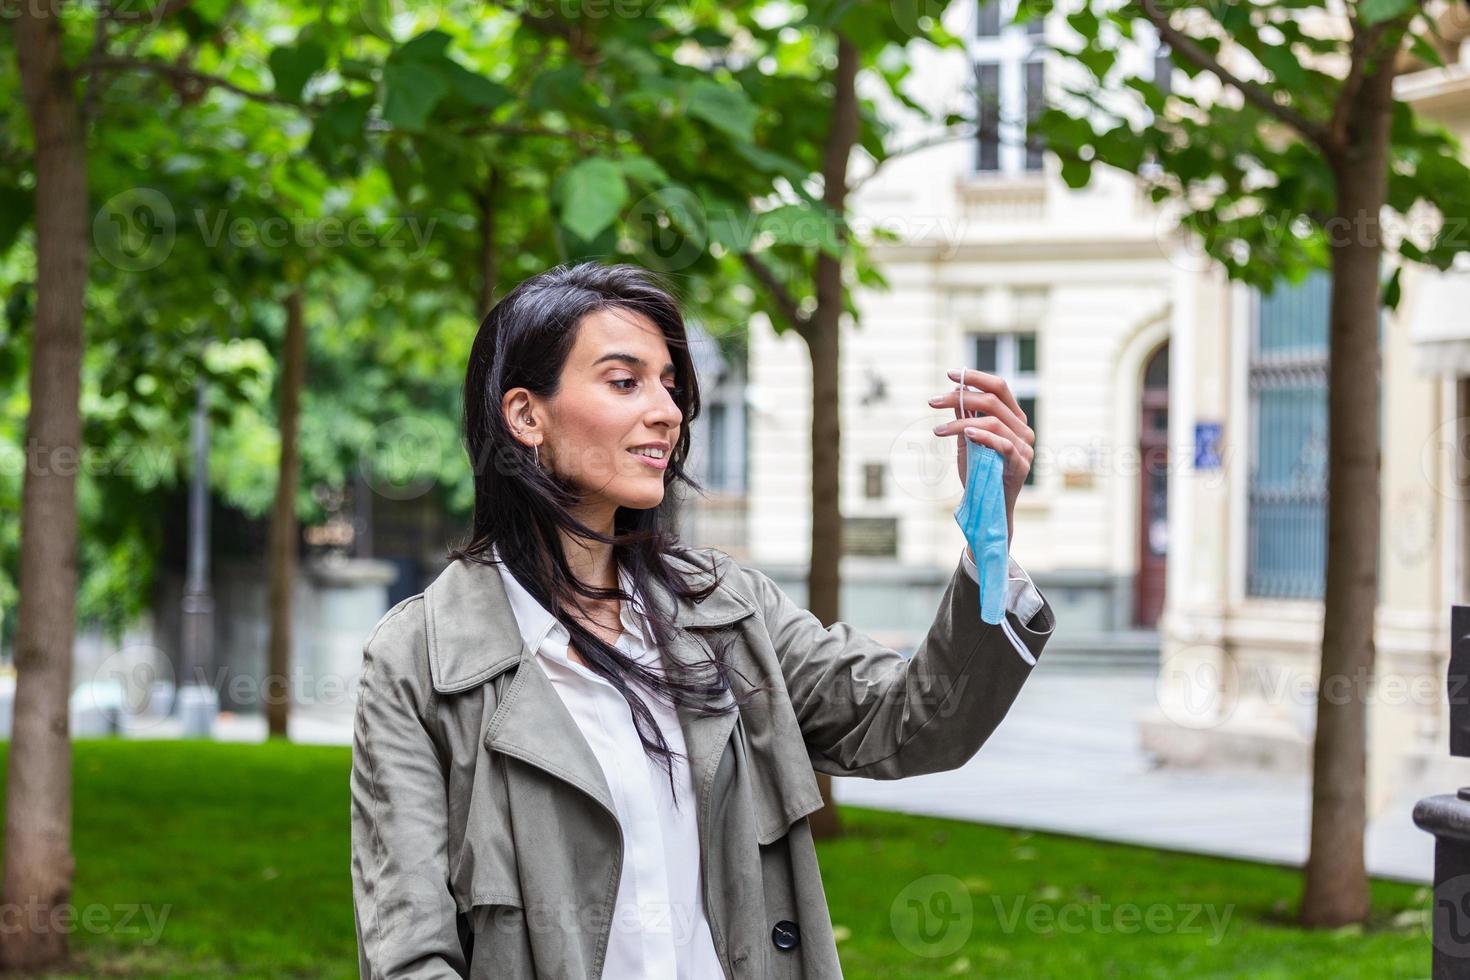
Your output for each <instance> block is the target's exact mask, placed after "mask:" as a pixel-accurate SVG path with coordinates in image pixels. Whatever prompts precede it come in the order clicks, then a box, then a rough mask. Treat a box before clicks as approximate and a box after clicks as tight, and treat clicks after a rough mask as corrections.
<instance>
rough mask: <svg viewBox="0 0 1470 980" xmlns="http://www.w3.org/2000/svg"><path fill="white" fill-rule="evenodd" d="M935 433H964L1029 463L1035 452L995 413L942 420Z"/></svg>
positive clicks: (973, 439)
mask: <svg viewBox="0 0 1470 980" xmlns="http://www.w3.org/2000/svg"><path fill="white" fill-rule="evenodd" d="M934 434H935V435H936V436H952V435H963V436H965V438H968V439H970V440H971V441H972V442H975V443H978V444H979V445H982V446H990V447H991V448H992V449H995V450H997V451H999V452H1002V453H1005V454H1006V455H1007V456H1009V457H1012V458H1013V459H1016V460H1019V461H1021V462H1024V463H1026V464H1027V465H1029V464H1030V462H1031V459H1032V457H1033V455H1034V452H1035V450H1033V449H1032V448H1031V446H1030V445H1028V444H1027V443H1026V442H1025V440H1023V439H1021V438H1019V437H1017V435H1016V433H1015V432H1013V431H1012V430H1011V428H1010V427H1009V426H1007V425H1006V424H1005V423H1004V422H1002V421H1001V420H1000V419H999V418H997V417H996V416H994V415H983V416H981V417H980V418H967V419H954V420H952V421H949V422H941V423H940V424H939V425H936V426H935V427H934Z"/></svg>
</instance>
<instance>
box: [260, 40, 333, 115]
mask: <svg viewBox="0 0 1470 980" xmlns="http://www.w3.org/2000/svg"><path fill="white" fill-rule="evenodd" d="M267 60H268V61H269V63H270V68H271V74H272V75H273V76H274V77H275V80H276V94H277V95H279V96H280V97H281V98H283V99H289V100H290V101H292V102H295V101H296V100H297V99H299V98H301V90H302V89H303V88H305V87H306V83H307V81H308V80H309V79H310V78H311V76H312V75H315V74H316V73H317V72H319V71H321V70H322V68H323V67H324V66H325V65H326V63H327V50H326V48H324V47H322V46H321V45H320V44H319V43H317V42H316V41H302V42H301V43H300V44H294V45H287V46H285V47H279V48H276V49H275V50H274V51H272V52H271V53H270V57H269V58H268V59H267Z"/></svg>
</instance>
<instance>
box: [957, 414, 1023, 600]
mask: <svg viewBox="0 0 1470 980" xmlns="http://www.w3.org/2000/svg"><path fill="white" fill-rule="evenodd" d="M960 415H961V417H963V416H964V387H963V386H961V388H960ZM960 438H961V439H963V440H964V441H965V454H966V463H967V465H968V467H969V472H968V474H967V476H966V477H965V496H964V498H963V499H962V500H960V505H959V507H957V508H955V512H954V519H955V523H956V524H958V525H959V526H960V530H961V531H963V532H964V533H965V541H966V542H967V543H968V544H969V545H970V551H971V552H972V553H973V554H974V555H975V567H976V570H977V571H978V572H979V573H980V618H981V619H982V620H984V621H985V622H987V623H990V624H992V625H994V624H997V623H999V622H1000V621H1001V619H1002V618H1003V617H1004V616H1005V602H1006V575H1007V572H1008V564H1009V561H1010V556H1009V537H1010V532H1009V530H1008V528H1007V527H1006V488H1005V457H1004V456H1002V455H1001V454H1000V453H998V452H997V451H995V450H994V449H991V448H990V447H989V446H982V445H979V444H978V443H975V442H972V441H971V440H970V438H969V436H967V435H964V434H963V433H962V434H961V435H960Z"/></svg>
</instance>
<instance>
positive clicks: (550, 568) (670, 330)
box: [351, 263, 1053, 980]
mask: <svg viewBox="0 0 1470 980" xmlns="http://www.w3.org/2000/svg"><path fill="white" fill-rule="evenodd" d="M956 380H957V381H960V382H961V383H962V384H966V385H968V386H970V387H971V391H970V392H969V395H968V402H969V405H970V406H974V407H976V408H978V409H982V410H984V411H985V412H987V413H988V414H987V415H985V416H983V417H977V418H969V417H966V418H961V417H960V415H961V408H960V403H959V395H960V390H959V389H955V390H951V391H948V392H945V393H941V394H939V395H936V397H935V399H934V400H933V401H931V403H930V404H931V405H932V406H933V407H935V408H951V409H953V410H954V413H955V418H954V419H952V420H951V421H949V422H947V423H945V424H943V425H942V426H940V427H939V428H938V429H936V433H937V434H938V435H940V436H948V435H958V434H960V433H962V432H963V433H967V434H968V436H967V437H968V438H971V439H973V440H974V441H975V442H977V443H979V444H982V445H988V446H991V447H993V448H995V449H996V450H997V451H1000V452H1001V453H1003V455H1004V457H1005V460H1006V470H1007V473H1006V480H1005V483H1006V487H1005V497H1006V508H1007V512H1008V516H1009V514H1010V512H1012V509H1013V507H1014V504H1015V499H1016V495H1017V493H1018V492H1019V489H1020V486H1021V483H1022V481H1023V480H1024V479H1025V476H1026V471H1027V469H1028V468H1029V466H1030V460H1031V456H1032V445H1033V442H1034V436H1033V434H1032V432H1031V429H1030V428H1029V427H1028V426H1027V425H1026V420H1025V417H1024V415H1023V414H1022V413H1021V411H1020V409H1019V407H1018V406H1017V405H1016V401H1015V398H1014V397H1013V396H1012V395H1011V393H1010V390H1009V388H1008V387H1007V386H1006V384H1005V382H1004V381H1003V380H1001V379H1000V378H997V377H995V376H993V375H988V374H983V373H981V372H978V371H968V372H966V373H965V375H964V377H963V378H956ZM698 413H699V389H698V381H697V379H696V378H695V374H694V366H693V363H692V361H691V360H690V356H689V349H688V345H687V341H686V336H685V329H684V323H683V319H682V316H681V313H680V310H679V304H678V302H677V301H676V300H675V299H674V297H673V296H672V295H671V294H670V293H669V291H668V290H666V289H665V288H663V287H662V286H661V285H660V284H659V282H658V281H657V280H655V278H654V277H653V276H651V275H650V274H649V273H647V272H645V271H643V270H640V269H637V268H633V267H630V266H600V265H596V264H592V263H588V264H584V265H577V266H572V267H564V266H563V267H557V268H554V269H551V270H549V271H547V272H544V273H542V274H540V275H537V276H534V277H532V278H531V279H528V280H527V281H525V282H523V283H521V284H520V285H519V286H518V287H517V288H516V289H515V290H514V291H512V292H511V293H510V294H509V295H507V296H506V297H505V298H504V299H502V300H501V301H500V302H499V303H498V304H496V306H495V308H494V309H493V310H491V311H490V313H489V314H488V315H487V316H486V317H485V320H484V322H483V323H482V324H481V326H480V330H479V333H478V335H477V336H476V338H475V343H474V346H473V349H472V350H471V352H470V359H469V366H468V370H467V373H466V377H465V391H464V435H465V442H466V446H467V449H468V451H469V454H470V458H471V461H472V464H473V469H474V480H475V505H474V526H473V532H472V534H471V537H470V540H469V542H468V544H467V545H466V546H465V547H464V548H461V549H457V550H454V551H452V552H451V554H450V557H451V559H452V560H451V562H450V564H449V567H448V568H446V569H445V570H444V572H442V573H441V574H440V575H439V576H438V578H436V579H435V581H434V582H433V583H432V584H431V585H430V586H429V587H428V588H427V589H425V590H424V592H423V593H421V594H420V595H415V596H412V597H410V598H408V599H405V600H404V601H402V602H400V603H399V604H398V605H396V606H394V607H393V608H392V609H391V610H389V611H388V613H387V614H385V615H384V617H383V618H382V620H381V621H380V622H379V623H378V625H377V626H376V627H375V628H374V630H373V632H372V634H371V636H370V637H369V638H368V641H367V644H366V646H365V648H364V653H363V667H362V675H361V680H360V682H359V688H358V707H357V718H356V725H355V734H354V741H353V756H352V778H351V789H352V884H353V898H354V911H355V918H356V925H357V936H358V950H359V965H360V968H361V970H362V975H363V976H364V977H372V978H379V977H451V976H470V977H483V978H490V977H494V978H497V980H500V978H526V980H529V978H533V977H537V978H539V977H544V978H556V980H573V978H597V977H608V978H615V980H641V978H670V980H675V978H677V980H685V978H688V980H720V978H725V977H728V978H737V977H750V978H767V977H792V978H795V977H800V978H834V977H840V976H841V970H840V967H839V965H838V959H837V949H836V944H835V941H834V939H833V936H832V929H831V922H830V920H829V918H828V912H827V906H826V900H825V898H824V895H823V891H822V884H821V878H820V875H819V872H818V868H817V863H816V852H815V849H814V848H813V845H812V835H811V831H810V828H809V826H808V822H807V819H806V817H807V815H808V814H810V813H812V812H813V811H815V810H818V809H820V808H821V806H822V799H821V796H820V794H819V792H818V789H817V783H816V779H815V777H814V775H813V770H816V771H820V772H826V773H831V774H833V775H844V776H866V777H869V778H874V779H896V778H900V777H903V776H911V775H916V774H919V773H927V772H936V771H940V770H946V769H952V768H955V767H957V766H959V765H961V764H963V763H964V762H965V761H966V760H967V759H969V758H970V757H971V756H972V755H973V754H974V753H975V751H976V750H977V749H978V748H979V747H980V745H981V744H982V743H983V742H984V741H985V740H986V738H988V737H989V735H990V733H991V731H993V730H994V729H995V727H996V725H997V724H999V723H1000V720H1001V718H1002V717H1003V716H1004V715H1005V713H1006V711H1007V710H1008V708H1009V707H1010V705H1011V703H1012V701H1013V700H1014V699H1015V697H1016V694H1017V693H1018V692H1019V690H1020V688H1021V685H1022V684H1023V683H1024V682H1025V680H1026V678H1027V676H1028V675H1029V673H1030V670H1031V668H1032V666H1034V664H1035V662H1036V656H1037V655H1038V654H1040V652H1041V649H1042V647H1043V646H1044V645H1045V643H1046V641H1047V639H1048V638H1049V636H1050V634H1051V632H1052V628H1053V616H1052V612H1051V608H1050V606H1049V605H1048V604H1047V603H1046V601H1045V598H1044V597H1043V596H1042V595H1041V594H1040V593H1039V591H1038V590H1037V589H1036V587H1035V586H1034V585H1032V584H1031V583H1030V580H1029V579H1028V578H1026V576H1025V573H1024V571H1023V570H1021V569H1020V566H1019V565H1018V564H1017V563H1016V562H1015V561H1014V559H1011V564H1010V574H1011V581H1010V583H1009V584H1010V588H1009V590H1008V602H1007V610H1006V613H1005V617H1004V618H1005V622H1004V623H1002V624H1001V625H1000V626H994V625H989V624H987V623H985V622H983V621H982V620H981V619H980V617H979V614H978V604H979V591H978V585H977V580H976V572H975V567H974V563H973V560H972V556H970V555H969V554H968V552H967V553H966V554H964V555H962V556H961V558H960V560H959V561H958V562H957V563H956V567H955V572H954V574H953V575H952V576H951V578H950V581H949V584H948V587H947V588H946V590H945V593H944V596H943V598H942V599H941V601H940V607H939V611H938V613H937V615H936V617H935V619H934V623H933V625H932V626H931V627H930V628H929V631H928V634H927V635H926V637H925V638H924V640H923V641H922V643H921V644H920V645H919V647H918V650H917V651H916V652H915V653H914V655H913V657H912V658H910V659H906V658H904V657H903V656H901V655H900V654H898V653H897V652H895V651H893V650H890V649H888V648H887V647H884V646H882V645H881V644H879V643H876V642H875V641H873V640H872V639H870V638H869V637H867V636H865V635H864V634H862V633H860V632H858V631H857V630H855V629H854V628H852V627H850V626H848V625H847V624H845V623H841V622H839V623H835V624H833V625H832V626H830V627H824V626H823V625H822V624H821V623H820V622H819V621H818V620H817V619H816V617H814V616H813V615H812V614H811V613H810V612H808V611H806V610H804V609H802V608H801V607H799V606H798V605H796V604H795V603H794V602H792V601H791V600H790V599H788V598H787V597H786V596H785V594H783V593H782V592H781V590H780V589H778V588H777V587H776V586H775V584H774V583H773V582H772V581H771V579H770V578H768V577H767V576H766V575H764V574H763V573H761V572H759V571H757V570H755V569H753V568H744V567H741V566H740V565H739V564H737V563H736V562H734V561H733V560H731V559H730V558H729V556H727V555H724V554H723V553H721V552H718V551H715V550H712V549H705V550H690V549H687V548H685V547H683V546H681V545H680V544H679V543H678V539H677V538H676V536H675V535H674V534H673V533H672V531H671V527H672V521H671V512H670V505H671V503H672V502H673V495H672V494H670V493H669V492H668V491H669V488H670V487H671V485H672V484H674V483H675V481H680V482H683V483H685V484H688V485H691V486H694V485H695V484H694V481H693V480H692V479H691V478H690V477H689V476H688V474H687V473H686V472H685V470H684V463H685V460H686V458H687V456H688V453H689V448H690V428H689V427H690V423H691V422H692V421H693V420H694V418H695V417H696V416H697V415H698ZM965 414H966V415H968V406H967V408H966V411H965ZM959 464H960V465H959V470H960V478H961V480H964V479H965V473H966V467H965V465H964V455H963V454H960V455H959ZM553 611H554V614H553Z"/></svg>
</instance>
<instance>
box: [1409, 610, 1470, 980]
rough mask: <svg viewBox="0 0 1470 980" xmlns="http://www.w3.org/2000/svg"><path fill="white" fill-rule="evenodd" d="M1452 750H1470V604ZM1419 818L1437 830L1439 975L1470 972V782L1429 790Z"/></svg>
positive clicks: (1453, 695)
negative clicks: (1449, 789) (1436, 791)
mask: <svg viewBox="0 0 1470 980" xmlns="http://www.w3.org/2000/svg"><path fill="white" fill-rule="evenodd" d="M1447 683H1448V689H1449V712H1450V755H1453V756H1461V757H1467V756H1470V690H1467V687H1470V606H1451V607H1450V667H1449V672H1448V680H1447ZM1414 823H1415V824H1416V825H1417V826H1418V827H1419V828H1420V829H1421V830H1427V831H1428V832H1429V833H1431V834H1433V835H1434V899H1433V902H1434V905H1433V911H1432V917H1433V922H1432V927H1433V935H1432V941H1433V944H1434V953H1433V964H1434V965H1433V969H1432V973H1431V975H1432V976H1433V978H1434V980H1450V978H1470V786H1462V787H1460V790H1459V792H1457V793H1453V794H1450V793H1445V794H1441V795H1438V796H1428V797H1425V798H1424V799H1422V800H1420V801H1419V802H1418V803H1417V804H1416V805H1415V806H1414Z"/></svg>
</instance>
